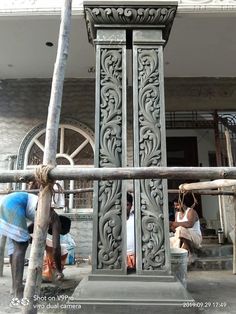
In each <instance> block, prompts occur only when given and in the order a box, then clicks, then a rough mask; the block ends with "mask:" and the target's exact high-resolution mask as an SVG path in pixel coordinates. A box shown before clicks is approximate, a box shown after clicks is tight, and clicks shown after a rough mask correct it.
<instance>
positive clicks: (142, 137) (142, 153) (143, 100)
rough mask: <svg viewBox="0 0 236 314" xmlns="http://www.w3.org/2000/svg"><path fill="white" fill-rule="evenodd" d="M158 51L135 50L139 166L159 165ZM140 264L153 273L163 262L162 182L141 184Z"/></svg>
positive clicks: (147, 181)
mask: <svg viewBox="0 0 236 314" xmlns="http://www.w3.org/2000/svg"><path fill="white" fill-rule="evenodd" d="M158 53H159V51H158V49H141V48H140V49H138V53H137V58H138V105H139V165H140V166H142V167H148V166H160V162H161V158H162V156H161V124H160V103H159V102H160V91H159V84H160V82H159V58H158ZM140 191H141V194H140V198H141V228H142V264H143V266H142V267H143V269H144V270H153V269H157V268H160V267H161V266H163V264H164V262H165V250H164V226H163V212H162V205H163V191H162V180H142V181H141V182H140Z"/></svg>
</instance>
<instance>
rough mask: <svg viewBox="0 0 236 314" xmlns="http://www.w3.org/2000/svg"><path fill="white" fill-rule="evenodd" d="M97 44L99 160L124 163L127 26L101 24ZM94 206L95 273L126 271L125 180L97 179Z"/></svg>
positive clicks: (108, 163) (97, 162) (100, 163)
mask: <svg viewBox="0 0 236 314" xmlns="http://www.w3.org/2000/svg"><path fill="white" fill-rule="evenodd" d="M95 46H96V105H95V106H96V108H95V110H96V122H95V166H96V167H98V168H102V167H125V166H126V164H127V161H126V158H127V148H126V32H125V30H123V29H120V30H114V29H107V30H106V29H101V30H98V31H97V36H96V40H95ZM93 208H94V224H93V232H94V233H93V255H92V271H93V273H96V274H125V273H126V232H125V226H126V188H125V181H121V180H116V181H111V180H109V181H99V182H96V183H95V186H94V205H93ZM122 211H123V214H122Z"/></svg>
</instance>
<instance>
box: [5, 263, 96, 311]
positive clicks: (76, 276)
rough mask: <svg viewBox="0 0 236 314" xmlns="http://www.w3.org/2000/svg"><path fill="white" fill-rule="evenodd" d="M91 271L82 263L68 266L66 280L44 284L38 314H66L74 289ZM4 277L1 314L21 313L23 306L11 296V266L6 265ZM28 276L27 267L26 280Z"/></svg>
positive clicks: (39, 298)
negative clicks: (67, 304)
mask: <svg viewBox="0 0 236 314" xmlns="http://www.w3.org/2000/svg"><path fill="white" fill-rule="evenodd" d="M90 269H91V266H89V265H87V264H84V263H81V264H80V265H79V267H77V266H76V265H66V268H65V270H64V275H65V278H64V280H63V281H62V282H58V283H57V284H56V285H55V284H52V283H42V286H41V295H40V296H35V299H37V301H38V305H37V306H38V313H46V312H47V313H57V314H59V313H60V314H61V313H65V312H66V303H67V302H68V301H69V299H70V298H71V295H72V293H73V292H74V289H75V288H76V286H77V285H78V283H79V282H80V280H81V279H82V278H83V276H84V275H85V274H87V273H88V272H89V271H90ZM3 274H4V276H3V277H0V296H1V297H0V314H6V313H14V314H15V313H21V307H22V305H19V306H18V305H17V303H18V301H17V300H14V299H13V298H12V296H11V295H10V290H11V269H10V265H9V264H5V265H4V271H3ZM26 275H27V267H25V273H24V278H25V277H26Z"/></svg>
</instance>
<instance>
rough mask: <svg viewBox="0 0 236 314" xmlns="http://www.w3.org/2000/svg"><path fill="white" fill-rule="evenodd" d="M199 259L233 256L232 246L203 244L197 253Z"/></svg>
mask: <svg viewBox="0 0 236 314" xmlns="http://www.w3.org/2000/svg"><path fill="white" fill-rule="evenodd" d="M196 254H197V256H198V257H221V256H228V255H233V245H232V244H203V245H202V247H201V248H199V249H198V250H197V251H196Z"/></svg>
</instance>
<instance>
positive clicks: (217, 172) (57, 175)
mask: <svg viewBox="0 0 236 314" xmlns="http://www.w3.org/2000/svg"><path fill="white" fill-rule="evenodd" d="M48 176H49V178H50V179H52V180H66V179H70V180H78V179H79V180H121V179H123V180H129V179H152V178H165V179H173V178H174V179H182V180H185V179H186V180H187V179H192V180H194V179H210V180H213V179H236V167H124V168H102V169H101V168H90V167H88V168H86V167H84V168H76V167H73V166H68V167H67V169H62V168H59V167H55V168H54V169H52V170H51V171H50V172H49V174H48ZM34 179H35V170H34V169H31V170H11V171H10V170H2V171H0V182H1V183H6V182H29V181H32V180H34Z"/></svg>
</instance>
